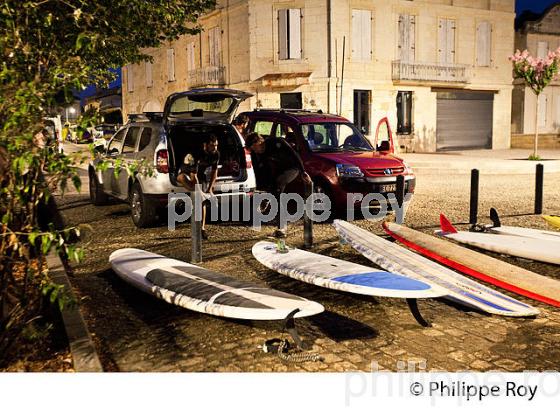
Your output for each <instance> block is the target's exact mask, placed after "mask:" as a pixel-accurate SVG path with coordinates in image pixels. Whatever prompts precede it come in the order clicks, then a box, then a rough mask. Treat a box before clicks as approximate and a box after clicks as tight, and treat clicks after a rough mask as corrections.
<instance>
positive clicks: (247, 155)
mask: <svg viewBox="0 0 560 410" xmlns="http://www.w3.org/2000/svg"><path fill="white" fill-rule="evenodd" d="M245 164H246V165H247V169H249V168H252V167H253V161H252V160H251V151H249V150H248V149H247V148H245Z"/></svg>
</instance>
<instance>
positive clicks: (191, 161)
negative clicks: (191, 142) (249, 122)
mask: <svg viewBox="0 0 560 410" xmlns="http://www.w3.org/2000/svg"><path fill="white" fill-rule="evenodd" d="M219 161H220V152H219V151H218V137H216V136H215V135H207V136H206V137H205V138H204V141H203V143H202V149H200V150H197V151H195V152H192V153H187V154H186V155H185V158H184V160H183V163H182V164H181V166H180V168H179V175H178V176H177V182H179V183H180V184H181V185H182V186H183V187H185V189H187V190H188V191H190V192H194V191H195V189H196V185H197V184H200V185H201V189H202V192H203V194H207V195H203V206H202V238H203V239H208V234H207V233H206V205H207V203H208V197H209V196H210V195H213V193H214V184H215V183H216V179H217V178H218V162H219Z"/></svg>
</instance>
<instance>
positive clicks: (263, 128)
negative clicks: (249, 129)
mask: <svg viewBox="0 0 560 410" xmlns="http://www.w3.org/2000/svg"><path fill="white" fill-rule="evenodd" d="M272 125H273V122H272V121H257V122H256V123H255V128H254V130H253V131H254V132H256V133H259V134H262V135H270V131H271V130H272Z"/></svg>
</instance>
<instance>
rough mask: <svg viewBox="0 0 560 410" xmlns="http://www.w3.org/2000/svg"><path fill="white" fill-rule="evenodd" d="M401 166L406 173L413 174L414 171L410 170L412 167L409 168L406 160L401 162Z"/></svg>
mask: <svg viewBox="0 0 560 410" xmlns="http://www.w3.org/2000/svg"><path fill="white" fill-rule="evenodd" d="M402 164H403V166H404V170H405V172H406V173H407V174H413V173H414V171H412V168H410V165H408V163H407V162H406V161H403V162H402Z"/></svg>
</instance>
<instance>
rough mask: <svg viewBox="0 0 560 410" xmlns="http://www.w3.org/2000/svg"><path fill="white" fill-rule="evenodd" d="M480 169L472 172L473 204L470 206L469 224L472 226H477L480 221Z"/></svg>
mask: <svg viewBox="0 0 560 410" xmlns="http://www.w3.org/2000/svg"><path fill="white" fill-rule="evenodd" d="M479 175H480V173H479V171H478V169H473V170H471V204H470V216H469V223H470V224H471V225H476V222H477V220H478V180H479Z"/></svg>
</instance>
